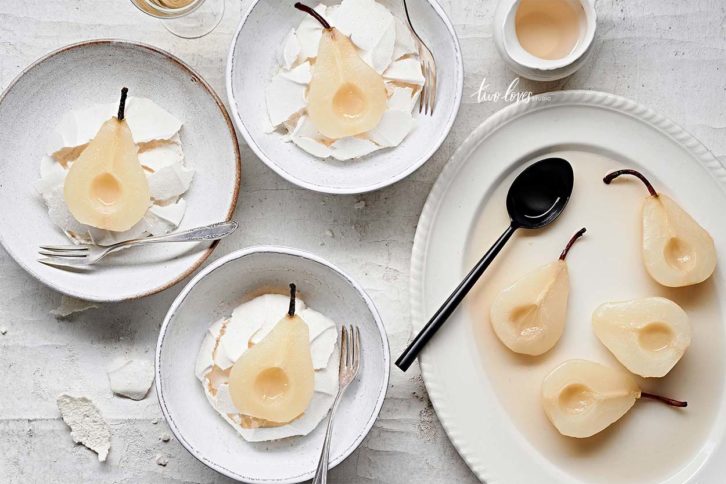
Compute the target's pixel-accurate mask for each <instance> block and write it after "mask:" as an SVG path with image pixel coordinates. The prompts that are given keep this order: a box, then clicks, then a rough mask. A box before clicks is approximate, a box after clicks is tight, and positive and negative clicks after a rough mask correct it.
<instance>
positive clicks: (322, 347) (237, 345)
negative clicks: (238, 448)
mask: <svg viewBox="0 0 726 484" xmlns="http://www.w3.org/2000/svg"><path fill="white" fill-rule="evenodd" d="M289 304H290V298H289V297H287V296H282V295H279V294H265V295H263V296H259V297H257V298H255V299H252V300H251V301H249V302H246V303H244V304H242V305H240V306H238V307H237V308H236V309H235V310H234V311H233V312H232V316H231V317H229V318H222V319H220V320H218V321H217V322H215V323H214V324H212V326H210V328H209V330H208V331H207V334H206V335H205V337H204V340H203V341H202V345H201V348H200V349H199V354H198V356H197V361H196V364H195V369H194V373H195V375H196V377H197V379H199V381H200V382H201V384H202V387H203V389H204V393H205V394H206V396H207V399H208V401H209V403H210V404H211V406H212V408H214V410H215V411H216V412H217V413H219V414H220V415H221V416H222V418H223V419H224V420H225V421H226V422H227V423H229V424H230V425H231V426H232V427H233V428H234V429H235V430H236V431H237V432H238V433H239V434H240V435H241V436H242V437H243V438H244V439H245V440H247V441H248V442H262V441H268V440H278V439H284V438H286V437H293V436H300V435H307V434H309V433H310V432H312V431H313V430H315V428H316V427H317V426H318V424H319V423H320V422H321V421H322V420H323V419H324V418H325V416H326V415H327V414H328V411H329V410H330V407H331V406H332V405H333V400H334V399H335V395H336V393H337V392H338V366H339V365H338V355H339V352H338V351H337V340H338V330H337V328H336V326H335V323H334V322H333V321H331V320H330V319H328V318H327V317H325V316H323V315H322V314H320V313H319V312H317V311H314V310H313V309H310V308H308V307H307V306H305V303H304V302H303V301H302V300H300V299H296V302H295V305H296V308H297V311H296V314H297V315H298V316H299V317H300V318H301V319H302V320H303V321H305V323H306V324H307V325H308V330H309V333H310V354H311V356H312V360H313V368H314V370H315V392H314V393H313V398H312V400H311V401H310V405H309V406H308V408H307V409H306V410H305V412H304V413H303V414H302V415H301V416H300V417H298V418H296V419H295V420H293V421H292V422H289V423H287V424H285V425H280V426H277V427H261V426H258V424H259V422H258V421H256V419H253V418H251V417H247V416H244V415H240V413H239V411H238V410H237V408H236V407H235V406H234V403H233V402H232V397H231V396H230V393H229V385H228V378H229V370H230V369H231V368H232V365H234V363H235V362H236V361H237V359H238V358H239V357H240V356H242V354H243V353H244V352H245V351H247V350H248V349H249V348H250V346H251V345H252V346H254V345H255V344H257V343H259V342H260V341H262V340H263V339H264V337H265V336H267V334H268V333H269V332H270V331H272V329H273V328H274V327H275V325H276V324H277V323H278V322H279V321H280V319H281V318H282V317H283V316H284V314H285V313H286V312H287V310H288V307H289Z"/></svg>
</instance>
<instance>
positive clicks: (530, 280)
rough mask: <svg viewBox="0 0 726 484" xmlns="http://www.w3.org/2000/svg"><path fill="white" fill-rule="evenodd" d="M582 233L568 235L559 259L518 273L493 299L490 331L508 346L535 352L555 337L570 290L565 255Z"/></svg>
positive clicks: (543, 349) (540, 351) (548, 345)
mask: <svg viewBox="0 0 726 484" xmlns="http://www.w3.org/2000/svg"><path fill="white" fill-rule="evenodd" d="M584 233H585V228H582V229H580V230H579V231H577V233H576V234H575V235H573V236H572V238H571V239H570V241H569V242H568V243H567V246H566V247H565V249H564V250H563V251H562V253H561V254H560V257H559V259H557V260H556V261H554V262H551V263H549V264H547V265H544V266H542V267H540V268H538V269H536V270H534V271H533V272H530V273H529V274H527V275H526V276H524V277H522V278H521V279H520V280H518V281H517V282H515V283H514V284H512V285H511V286H509V287H507V288H506V289H504V290H502V292H500V293H499V295H498V296H497V298H496V299H495V300H494V303H493V304H492V307H491V311H490V315H489V319H490V320H491V323H492V328H493V329H494V333H495V334H496V335H497V337H499V339H500V340H501V341H502V343H504V345H505V346H506V347H507V348H509V349H510V350H512V351H514V352H515V353H521V354H525V355H532V356H536V355H541V354H543V353H545V352H547V351H549V350H550V349H551V348H552V347H553V346H554V345H555V344H557V341H559V339H560V337H561V336H562V331H563V330H564V328H565V319H566V316H567V297H568V294H569V292H570V282H569V281H570V276H569V275H568V271H567V262H565V258H566V257H567V254H568V253H569V251H570V248H571V247H572V245H573V244H574V243H575V241H576V240H577V239H579V238H580V237H582V235H583V234H584Z"/></svg>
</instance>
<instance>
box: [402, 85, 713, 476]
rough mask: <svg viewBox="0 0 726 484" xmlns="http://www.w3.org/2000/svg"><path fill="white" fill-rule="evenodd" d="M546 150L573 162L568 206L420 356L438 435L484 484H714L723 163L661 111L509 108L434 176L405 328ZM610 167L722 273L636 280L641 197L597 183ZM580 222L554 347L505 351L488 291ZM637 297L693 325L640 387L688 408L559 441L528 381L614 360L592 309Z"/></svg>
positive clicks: (488, 278)
mask: <svg viewBox="0 0 726 484" xmlns="http://www.w3.org/2000/svg"><path fill="white" fill-rule="evenodd" d="M513 140H516V142H513ZM547 156H560V157H563V158H565V159H567V160H569V161H570V162H571V163H572V165H573V168H574V172H575V189H574V192H573V195H572V198H571V200H570V204H569V205H568V207H567V209H566V210H565V212H564V213H563V215H562V216H561V217H560V218H559V219H558V220H557V221H556V222H555V223H554V224H553V225H552V227H550V228H548V229H545V230H543V231H540V232H530V233H527V232H525V231H521V233H518V234H516V235H515V236H514V238H513V240H512V241H511V242H510V243H509V245H508V246H507V248H505V250H504V251H503V252H502V253H501V254H500V256H499V258H498V259H497V260H496V261H495V262H494V263H493V264H492V266H490V268H489V270H488V271H487V273H486V274H485V275H484V277H483V278H482V279H481V280H480V281H479V284H478V286H476V287H475V288H474V290H473V291H472V292H471V293H470V294H469V296H468V298H467V300H466V301H465V304H463V305H462V307H460V308H459V310H458V311H457V312H456V313H455V314H454V315H453V316H452V318H451V319H450V320H449V321H448V323H447V325H446V326H445V327H444V328H443V329H442V330H441V331H439V333H438V334H437V335H436V337H435V338H434V339H433V340H432V341H431V343H430V344H429V345H428V347H427V348H426V350H425V351H424V352H423V353H422V355H421V359H420V362H421V368H422V372H423V376H424V379H425V382H426V387H427V389H428V392H429V395H430V396H431V400H432V402H433V404H434V407H435V409H436V412H437V414H438V416H439V418H440V420H441V422H442V423H443V425H444V427H445V429H446V431H447V433H448V435H449V437H450V439H451V440H452V442H453V443H454V445H455V446H456V448H457V449H458V451H459V453H460V454H461V455H462V456H463V458H464V459H465V460H466V462H467V463H468V464H469V466H470V467H471V469H472V470H473V471H474V472H475V473H476V475H477V476H478V477H479V478H480V479H481V480H482V481H486V482H488V483H498V482H538V483H574V482H588V483H607V482H619V483H683V482H717V481H719V480H721V479H722V476H723V475H724V472H726V464H725V463H726V439H725V438H724V437H726V435H725V431H726V427H725V424H726V402H725V401H724V394H723V393H724V391H723V390H724V381H726V364H725V363H726V362H725V361H724V355H725V354H726V342H725V330H726V327H725V315H724V307H723V303H722V301H726V286H725V284H724V282H725V281H724V269H723V262H724V261H726V251H724V243H723V241H724V240H726V225H724V224H723V207H724V206H726V190H725V188H726V169H724V167H723V166H722V165H721V164H720V163H719V162H718V161H717V160H716V159H715V158H714V157H713V156H712V155H711V154H710V153H709V152H708V151H707V150H706V148H704V147H703V145H701V144H700V143H699V142H698V141H697V140H695V139H694V138H693V137H692V136H691V135H689V134H688V133H687V132H685V131H684V130H683V129H681V128H680V127H678V126H677V125H675V124H674V123H672V122H670V121H669V120H667V119H665V118H663V117H662V116H659V115H657V114H656V113H654V112H652V111H650V110H648V109H646V108H644V107H642V106H639V105H638V104H636V103H634V102H632V101H629V100H626V99H623V98H620V97H617V96H614V95H611V94H604V93H598V92H589V91H569V92H558V93H548V94H544V95H541V96H538V97H535V98H533V99H532V101H531V102H530V103H528V104H527V103H520V104H516V105H512V106H510V107H507V108H506V109H504V110H502V111H500V112H499V113H497V114H495V115H494V116H492V117H491V118H490V119H489V120H487V121H486V122H485V123H484V124H483V125H481V126H480V127H479V128H478V129H477V130H476V131H475V132H474V133H473V134H472V135H471V136H470V137H469V138H468V139H467V140H466V141H465V142H464V144H463V145H462V146H461V148H460V149H459V150H458V151H457V152H456V153H455V155H454V156H453V157H452V159H451V160H450V162H449V164H448V165H447V166H446V168H445V169H444V170H443V172H442V174H441V176H440V178H439V179H438V181H437V182H436V184H435V186H434V188H433V190H432V192H431V195H430V196H429V198H428V201H427V202H426V205H425V207H424V210H423V213H422V215H421V219H420V221H419V225H418V230H417V232H416V238H415V243H414V248H413V255H412V270H411V297H412V317H413V321H414V326H416V329H418V328H420V327H421V326H422V325H423V323H425V322H426V321H427V319H428V317H430V315H431V314H432V313H433V312H434V311H435V310H436V309H437V307H438V306H439V304H440V303H441V302H442V301H443V300H444V299H445V298H446V297H447V296H448V294H449V292H450V291H451V288H452V287H455V286H456V284H457V283H458V282H459V281H460V280H461V278H462V277H463V276H464V275H465V274H466V272H467V271H468V269H469V268H470V267H471V266H472V265H473V264H474V262H475V261H476V260H478V259H479V257H481V255H482V254H483V252H484V251H485V250H486V248H488V247H489V245H490V244H491V242H492V241H493V240H494V239H496V237H497V236H499V231H500V230H501V227H505V226H506V224H507V223H508V219H507V215H506V210H505V207H504V198H505V196H506V190H507V187H508V186H509V184H510V181H511V180H512V179H513V178H514V177H515V176H516V175H517V174H518V173H519V172H520V171H521V170H522V168H523V167H524V166H526V165H527V164H529V163H530V162H532V161H534V160H537V159H541V158H544V157H547ZM618 167H629V168H635V169H639V170H642V171H643V172H645V173H646V176H648V177H649V178H650V179H651V180H652V181H653V182H654V184H655V185H656V186H658V187H659V188H660V190H661V191H662V192H663V193H667V194H669V195H670V196H671V197H673V198H674V199H675V200H677V201H678V203H680V204H681V205H682V206H683V207H684V208H685V210H687V211H688V212H689V213H690V214H692V215H693V216H694V217H695V218H696V220H698V221H699V223H701V224H702V225H703V226H704V227H705V228H706V229H707V230H708V231H709V232H710V233H711V235H712V236H713V238H714V239H715V240H716V247H717V251H718V256H719V259H720V261H721V265H720V267H717V269H716V272H715V273H714V275H713V276H712V277H711V279H710V280H708V281H707V282H705V283H702V284H700V285H698V286H694V287H690V288H680V289H667V288H664V287H662V286H660V285H658V284H656V283H655V282H653V281H652V280H651V279H650V277H649V276H648V275H647V273H646V271H645V269H644V268H643V264H642V261H641V255H640V226H639V221H640V205H641V203H642V201H643V198H644V197H645V192H644V188H643V186H642V184H640V183H639V182H638V183H633V182H632V181H631V180H629V181H626V180H621V181H618V182H617V183H613V184H612V185H605V184H603V182H602V177H603V175H604V174H605V173H606V172H608V171H609V170H612V169H614V168H618ZM636 181H637V180H636ZM582 226H585V227H587V233H586V234H585V237H584V238H583V239H582V241H581V242H578V244H577V245H576V246H575V247H574V248H573V250H572V253H571V254H570V255H569V256H568V265H569V269H570V278H571V279H570V288H571V292H570V301H569V308H568V318H567V323H566V326H565V332H564V335H563V338H562V339H561V340H560V342H559V343H558V344H557V346H555V347H554V348H553V349H552V350H551V351H550V352H548V353H546V354H544V355H542V356H540V357H535V358H528V357H523V356H515V355H514V354H513V353H511V352H509V350H508V349H506V348H505V347H504V346H503V345H502V344H501V343H500V342H499V340H498V339H497V338H496V336H495V335H494V333H493V330H492V329H491V325H490V323H489V317H488V314H489V306H490V304H491V302H492V300H493V297H494V296H495V295H496V294H497V293H498V291H499V290H501V289H502V288H503V287H506V286H507V285H508V284H510V283H511V282H513V281H514V280H516V279H518V278H519V277H521V276H522V275H523V274H525V273H526V272H528V271H530V270H532V269H533V268H535V267H537V266H539V265H542V264H544V263H547V262H550V261H551V260H554V259H555V258H556V257H557V255H558V254H559V251H560V250H561V248H562V244H563V243H564V242H565V241H567V240H568V239H569V237H570V236H571V235H572V233H574V231H575V230H577V229H579V228H580V227H582ZM452 257H454V259H452ZM645 296H665V297H668V298H670V299H672V300H674V301H676V302H677V303H678V304H680V305H681V306H682V307H683V308H684V309H685V310H686V312H687V313H688V314H689V317H690V319H691V321H693V341H692V345H691V347H690V349H689V350H688V352H687V353H686V354H685V356H684V358H683V359H682V360H681V361H680V362H679V364H678V365H676V367H675V368H674V370H673V371H671V373H670V374H668V376H666V377H664V378H662V379H647V380H643V379H640V380H639V384H640V385H641V386H642V387H643V388H644V389H646V390H647V391H658V392H659V393H662V394H668V395H669V396H673V397H675V398H681V399H684V400H688V408H687V409H682V411H674V410H673V409H672V408H667V407H665V406H661V405H658V404H649V403H646V402H639V403H638V404H637V405H636V406H635V407H634V408H633V410H632V411H631V412H630V413H629V414H628V415H627V416H626V417H625V418H623V419H621V420H620V421H618V422H617V423H616V424H614V425H612V426H611V427H609V428H608V429H606V430H605V431H603V432H601V433H600V434H598V435H597V436H594V437H591V438H588V439H581V440H578V439H571V438H568V437H564V436H561V435H560V434H559V433H558V432H557V431H556V430H555V429H554V427H552V426H551V425H550V423H549V421H548V420H547V419H546V417H545V414H544V412H543V410H542V406H541V404H540V387H541V383H542V379H543V378H544V376H545V375H546V374H547V373H548V372H549V371H550V370H552V369H553V368H554V367H555V366H557V365H558V364H559V363H561V362H563V361H565V360H567V359H570V358H583V359H589V360H594V361H598V362H600V363H604V364H606V365H608V366H611V367H614V368H617V367H619V363H618V362H617V360H615V358H614V357H613V356H612V355H611V354H610V353H609V352H608V351H607V349H605V347H604V346H603V345H602V344H600V343H599V341H598V340H597V338H596V337H595V336H594V334H593V332H592V328H591V322H590V321H591V316H592V312H593V310H594V309H595V307H597V306H598V305H599V304H600V303H602V302H606V301H618V300H627V299H632V298H637V297H645Z"/></svg>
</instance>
